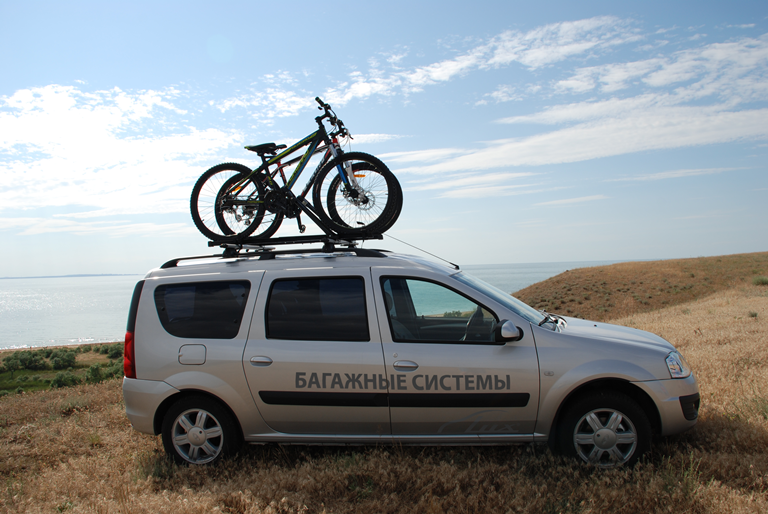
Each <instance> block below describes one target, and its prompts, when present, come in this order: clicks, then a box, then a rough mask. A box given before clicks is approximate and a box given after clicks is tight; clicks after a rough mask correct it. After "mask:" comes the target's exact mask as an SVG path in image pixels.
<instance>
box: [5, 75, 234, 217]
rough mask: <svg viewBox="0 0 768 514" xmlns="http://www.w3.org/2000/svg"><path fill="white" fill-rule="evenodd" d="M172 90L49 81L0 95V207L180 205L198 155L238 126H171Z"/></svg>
mask: <svg viewBox="0 0 768 514" xmlns="http://www.w3.org/2000/svg"><path fill="white" fill-rule="evenodd" d="M179 96H180V94H179V92H178V91H176V90H174V89H168V90H163V91H139V92H135V93H131V92H125V91H121V90H119V89H117V88H115V89H113V90H109V91H96V92H84V91H82V90H80V89H78V88H76V87H71V86H59V85H50V86H46V87H41V88H30V89H25V90H20V91H17V92H16V93H14V94H13V95H11V96H10V97H2V98H0V165H1V166H2V168H3V173H2V178H1V179H0V181H1V182H0V210H6V211H7V210H14V211H19V210H25V209H29V208H33V207H40V206H48V207H61V206H68V205H78V206H82V207H83V208H84V210H91V211H94V212H92V213H91V214H89V215H106V214H118V213H119V214H125V213H157V212H184V211H186V210H187V209H188V206H187V204H188V201H189V190H190V185H191V183H193V181H194V180H195V179H196V178H197V176H199V175H200V174H201V173H202V171H204V169H205V168H204V166H203V165H202V163H203V162H204V161H206V160H209V159H210V158H211V156H214V155H216V154H218V153H220V152H222V151H223V150H225V149H226V148H228V147H229V146H230V145H232V144H233V143H237V142H239V140H240V136H238V135H237V134H235V133H232V132H224V131H222V130H219V129H204V130H198V129H194V128H188V127H185V126H179V125H180V123H179V122H178V121H179V119H180V117H181V116H183V115H185V114H186V111H185V110H184V109H180V108H177V107H176V106H175V105H174V103H173V102H174V100H175V99H176V98H178V97H179Z"/></svg>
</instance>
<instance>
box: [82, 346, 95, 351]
mask: <svg viewBox="0 0 768 514" xmlns="http://www.w3.org/2000/svg"><path fill="white" fill-rule="evenodd" d="M82 348H83V353H89V352H90V351H91V350H93V348H92V347H91V345H89V344H87V345H85V346H83V347H82Z"/></svg>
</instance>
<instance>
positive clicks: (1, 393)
mask: <svg viewBox="0 0 768 514" xmlns="http://www.w3.org/2000/svg"><path fill="white" fill-rule="evenodd" d="M9 394H11V393H9V392H8V391H0V398H2V397H3V396H8V395H9Z"/></svg>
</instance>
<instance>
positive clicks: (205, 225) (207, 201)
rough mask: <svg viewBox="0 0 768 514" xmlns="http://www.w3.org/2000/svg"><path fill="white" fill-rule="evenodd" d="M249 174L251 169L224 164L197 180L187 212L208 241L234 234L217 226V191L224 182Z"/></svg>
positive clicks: (225, 228)
mask: <svg viewBox="0 0 768 514" xmlns="http://www.w3.org/2000/svg"><path fill="white" fill-rule="evenodd" d="M250 172H251V169H250V168H249V167H248V166H244V165H242V164H237V163H234V162H226V163H223V164H217V165H216V166H214V167H213V168H211V169H209V170H207V171H206V172H205V173H203V174H202V175H201V176H200V178H199V179H197V183H195V187H194V188H192V196H191V197H190V199H189V204H190V205H189V210H190V213H191V214H192V221H194V222H195V226H196V227H197V229H198V230H199V231H200V232H201V233H202V234H203V235H204V236H205V237H207V238H208V239H220V238H222V237H223V236H229V235H232V234H234V233H235V232H234V231H233V230H231V229H229V228H227V227H226V226H225V227H223V228H222V227H220V226H219V223H218V222H217V220H216V201H217V197H218V194H219V191H220V190H221V187H222V186H223V185H224V183H225V182H226V181H228V180H229V179H230V178H232V177H235V176H238V175H241V174H243V173H250Z"/></svg>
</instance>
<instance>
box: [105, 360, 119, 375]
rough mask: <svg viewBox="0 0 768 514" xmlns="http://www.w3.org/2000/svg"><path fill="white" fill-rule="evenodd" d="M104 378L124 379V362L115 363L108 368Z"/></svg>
mask: <svg viewBox="0 0 768 514" xmlns="http://www.w3.org/2000/svg"><path fill="white" fill-rule="evenodd" d="M102 373H103V375H104V378H105V379H107V378H114V377H122V376H123V362H122V361H118V362H115V363H113V364H112V365H110V366H108V367H106V368H104V369H103V371H102Z"/></svg>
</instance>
